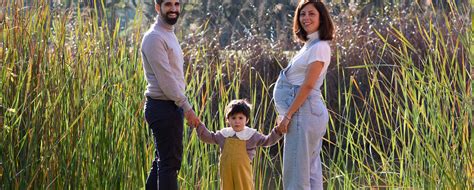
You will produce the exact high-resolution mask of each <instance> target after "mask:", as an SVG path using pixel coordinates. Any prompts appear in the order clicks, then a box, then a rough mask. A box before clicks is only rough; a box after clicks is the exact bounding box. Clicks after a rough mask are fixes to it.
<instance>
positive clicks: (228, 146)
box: [220, 137, 254, 190]
mask: <svg viewBox="0 0 474 190" xmlns="http://www.w3.org/2000/svg"><path fill="white" fill-rule="evenodd" d="M220 175H221V176H220V177H221V189H223V190H252V189H254V187H253V176H252V166H251V165H250V158H249V156H248V154H247V146H246V141H244V140H240V139H237V138H230V137H229V138H226V139H225V142H224V148H223V150H222V154H221V158H220Z"/></svg>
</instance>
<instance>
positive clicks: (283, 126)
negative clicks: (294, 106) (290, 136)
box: [276, 115, 291, 133]
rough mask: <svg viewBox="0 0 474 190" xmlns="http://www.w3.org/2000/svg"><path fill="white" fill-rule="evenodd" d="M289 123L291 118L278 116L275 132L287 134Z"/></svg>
mask: <svg viewBox="0 0 474 190" xmlns="http://www.w3.org/2000/svg"><path fill="white" fill-rule="evenodd" d="M290 122H291V117H288V116H286V115H284V116H281V115H280V116H278V118H277V127H276V130H278V131H280V133H288V128H289V126H290Z"/></svg>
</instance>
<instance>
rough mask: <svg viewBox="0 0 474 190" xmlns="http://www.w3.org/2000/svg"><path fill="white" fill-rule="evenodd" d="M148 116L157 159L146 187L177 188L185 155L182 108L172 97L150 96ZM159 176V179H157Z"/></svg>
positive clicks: (147, 109)
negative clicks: (168, 99) (167, 99)
mask: <svg viewBox="0 0 474 190" xmlns="http://www.w3.org/2000/svg"><path fill="white" fill-rule="evenodd" d="M145 119H146V121H147V123H148V126H149V127H150V129H151V130H152V132H153V138H154V140H155V159H154V161H153V164H152V168H151V171H150V173H149V175H148V178H147V180H146V189H158V185H159V187H160V188H159V189H160V190H175V189H178V180H177V177H178V171H179V168H180V167H181V157H182V155H183V125H184V115H183V109H181V108H179V107H177V106H176V105H175V104H174V102H173V101H165V100H154V99H151V98H149V97H147V101H146V103H145ZM158 178H159V179H158Z"/></svg>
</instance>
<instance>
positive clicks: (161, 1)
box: [155, 0, 163, 5]
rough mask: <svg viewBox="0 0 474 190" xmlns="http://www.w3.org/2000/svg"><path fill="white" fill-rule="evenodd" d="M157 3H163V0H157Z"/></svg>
mask: <svg viewBox="0 0 474 190" xmlns="http://www.w3.org/2000/svg"><path fill="white" fill-rule="evenodd" d="M155 3H156V4H158V5H161V3H163V0H155Z"/></svg>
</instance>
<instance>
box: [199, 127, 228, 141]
mask: <svg viewBox="0 0 474 190" xmlns="http://www.w3.org/2000/svg"><path fill="white" fill-rule="evenodd" d="M196 133H197V136H198V137H199V139H201V141H202V142H205V143H208V144H218V145H221V144H222V143H223V142H224V136H223V135H222V134H221V133H220V131H217V132H216V133H213V132H210V131H209V130H208V129H207V128H206V126H204V125H198V127H197V128H196Z"/></svg>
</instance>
